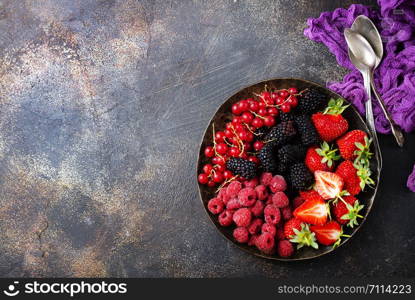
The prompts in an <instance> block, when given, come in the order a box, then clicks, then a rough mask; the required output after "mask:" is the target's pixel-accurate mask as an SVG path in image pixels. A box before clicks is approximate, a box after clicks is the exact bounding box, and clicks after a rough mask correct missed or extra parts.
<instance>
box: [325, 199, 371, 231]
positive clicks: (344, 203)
mask: <svg viewBox="0 0 415 300" xmlns="http://www.w3.org/2000/svg"><path fill="white" fill-rule="evenodd" d="M363 208H364V205H361V204H360V203H359V200H357V198H356V197H354V196H343V197H339V199H337V200H335V201H334V202H333V206H332V211H333V215H334V218H335V219H336V221H337V222H339V223H340V224H342V225H343V224H346V223H347V226H349V227H351V228H353V227H354V226H355V225H359V223H358V219H359V218H363V216H362V215H360V211H361V210H362V209H363Z"/></svg>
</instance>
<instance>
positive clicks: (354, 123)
mask: <svg viewBox="0 0 415 300" xmlns="http://www.w3.org/2000/svg"><path fill="white" fill-rule="evenodd" d="M265 85H267V86H268V87H269V88H271V89H274V88H275V89H284V88H289V87H292V86H294V87H297V89H299V90H303V89H305V88H310V87H315V88H317V89H318V90H319V91H321V92H322V93H324V94H326V95H327V96H328V97H332V98H335V99H337V98H341V96H340V95H338V94H336V93H334V92H332V91H330V90H328V89H326V88H325V87H323V86H321V85H319V84H316V83H314V82H311V81H307V80H303V79H297V78H275V79H271V80H267V81H261V82H259V83H256V84H253V85H250V86H247V87H245V88H243V89H241V90H240V91H238V92H237V93H235V94H234V95H232V96H231V97H229V98H228V99H227V100H226V101H225V102H224V103H223V104H222V105H221V106H220V107H219V109H218V110H217V111H216V113H215V115H214V116H213V118H212V119H211V121H210V122H209V125H208V127H207V128H206V131H205V134H204V136H203V140H202V143H201V145H200V150H199V159H198V162H197V174H199V173H200V172H202V167H203V165H204V164H206V163H208V159H207V158H206V157H205V156H204V153H203V149H204V148H205V147H206V146H207V145H209V144H212V124H213V123H214V124H215V129H216V130H223V129H224V125H225V123H226V122H228V121H230V120H231V107H232V104H234V103H236V102H238V101H240V100H242V99H246V98H250V97H252V96H253V94H254V93H256V94H259V93H260V92H262V91H263V90H264V87H265ZM343 116H344V117H345V118H346V119H347V120H348V122H349V130H353V129H361V130H363V131H365V132H367V133H369V130H368V128H367V126H366V124H365V122H364V121H363V119H362V118H361V116H360V115H359V113H358V112H357V111H356V109H355V108H354V107H353V106H350V107H349V108H347V109H346V110H345V112H344V113H343ZM373 148H374V147H372V151H376V149H373ZM377 154H378V153H375V155H374V158H373V159H372V161H371V170H372V178H373V179H374V180H375V181H376V186H374V187H373V188H366V189H365V191H364V192H361V193H360V194H359V195H358V196H357V197H358V199H359V201H360V202H361V204H363V205H365V208H364V212H363V217H364V218H363V219H361V220H360V222H359V223H360V225H359V226H357V227H355V228H353V229H350V228H348V227H347V229H345V233H347V234H349V235H350V238H351V237H352V236H353V235H354V234H355V233H356V232H357V231H358V230H359V228H360V227H361V226H362V224H363V223H364V221H365V220H366V218H367V216H368V214H369V212H370V210H371V208H372V205H373V201H374V199H375V195H376V191H377V186H378V183H379V176H380V169H379V164H378V161H377V160H376V157H377ZM197 174H196V181H197ZM198 186H199V194H200V198H201V200H202V204H203V207H204V208H205V210H206V212H207V214H208V216H209V218H210V220H211V221H212V222H213V224H214V225H215V227H216V228H217V229H218V230H219V232H220V233H221V234H222V235H223V236H224V237H225V238H227V239H228V240H230V241H231V242H232V243H233V244H235V245H236V246H237V247H239V248H241V249H242V250H244V251H247V252H249V253H251V254H253V255H256V256H260V257H263V258H267V259H273V260H281V261H295V260H305V259H311V258H315V257H319V256H322V255H324V254H327V253H330V252H332V251H333V250H334V249H333V247H331V246H322V245H319V249H318V250H316V249H313V248H311V247H303V248H301V249H299V250H297V251H296V252H295V254H294V256H292V257H290V258H288V259H287V258H281V257H279V256H277V255H267V254H264V253H262V252H260V251H259V250H258V249H257V248H256V247H253V246H248V245H246V244H239V243H237V242H236V241H235V239H234V238H233V236H232V230H233V228H234V227H233V226H230V227H222V226H220V225H219V223H218V221H217V216H215V215H213V214H211V213H210V212H209V210H208V209H207V203H208V201H209V200H210V199H211V198H212V197H213V196H214V195H215V191H216V188H209V187H208V186H206V185H201V184H199V183H198ZM344 228H346V227H345V226H344ZM350 238H342V242H341V243H340V246H341V245H343V244H345V243H346V242H347V241H348V240H349V239H350Z"/></svg>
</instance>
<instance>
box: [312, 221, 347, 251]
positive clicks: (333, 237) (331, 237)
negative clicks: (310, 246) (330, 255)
mask: <svg viewBox="0 0 415 300" xmlns="http://www.w3.org/2000/svg"><path fill="white" fill-rule="evenodd" d="M310 230H311V232H314V233H315V235H316V238H317V241H318V242H319V243H320V244H323V245H326V246H330V245H333V244H340V238H341V237H342V236H347V237H348V235H344V234H343V230H342V227H341V226H340V224H339V223H337V222H336V221H330V222H328V223H327V224H325V225H323V226H318V225H314V226H310Z"/></svg>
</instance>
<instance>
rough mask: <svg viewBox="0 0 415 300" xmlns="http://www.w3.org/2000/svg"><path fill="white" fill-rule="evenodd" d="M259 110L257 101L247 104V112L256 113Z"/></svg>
mask: <svg viewBox="0 0 415 300" xmlns="http://www.w3.org/2000/svg"><path fill="white" fill-rule="evenodd" d="M258 109H259V103H258V101H255V100H254V101H253V102H251V104H249V110H251V111H253V112H257V111H258Z"/></svg>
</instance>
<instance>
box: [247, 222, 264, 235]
mask: <svg viewBox="0 0 415 300" xmlns="http://www.w3.org/2000/svg"><path fill="white" fill-rule="evenodd" d="M263 223H264V222H263V221H262V219H259V218H256V219H254V220H253V221H252V222H251V224H250V225H249V226H248V232H249V233H250V234H257V233H259V232H260V231H261V227H262V224H263Z"/></svg>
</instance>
